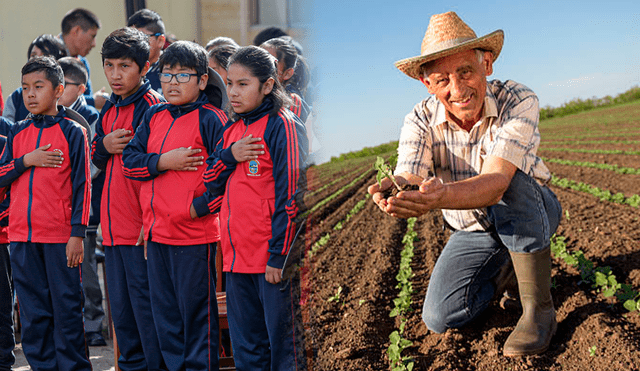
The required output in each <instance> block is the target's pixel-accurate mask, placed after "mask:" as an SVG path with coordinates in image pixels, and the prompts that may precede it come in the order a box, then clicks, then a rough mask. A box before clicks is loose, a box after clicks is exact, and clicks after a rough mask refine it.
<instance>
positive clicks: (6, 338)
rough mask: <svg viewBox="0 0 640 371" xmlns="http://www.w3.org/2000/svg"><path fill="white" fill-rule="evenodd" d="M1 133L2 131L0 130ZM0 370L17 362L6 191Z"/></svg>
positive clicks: (0, 223) (1, 228)
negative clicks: (14, 351)
mask: <svg viewBox="0 0 640 371" xmlns="http://www.w3.org/2000/svg"><path fill="white" fill-rule="evenodd" d="M0 121H1V126H3V127H4V126H5V124H6V119H5V118H4V117H0ZM0 131H1V130H0ZM6 142H7V137H6V136H5V134H0V151H2V150H3V149H4V146H5V143H6ZM0 194H1V195H2V196H0V199H3V201H2V203H0V370H2V371H8V370H11V367H12V366H13V364H14V362H15V360H16V359H15V356H14V354H13V349H14V348H15V345H16V343H15V336H14V334H13V300H14V297H13V279H12V276H11V263H10V261H9V233H8V232H9V227H8V222H9V199H8V198H7V197H6V193H5V190H4V189H2V190H0Z"/></svg>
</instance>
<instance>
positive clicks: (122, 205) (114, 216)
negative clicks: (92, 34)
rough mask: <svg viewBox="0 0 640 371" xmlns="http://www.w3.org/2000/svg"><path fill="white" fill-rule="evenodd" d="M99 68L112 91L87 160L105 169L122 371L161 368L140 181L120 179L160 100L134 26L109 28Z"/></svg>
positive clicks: (110, 273)
mask: <svg viewBox="0 0 640 371" xmlns="http://www.w3.org/2000/svg"><path fill="white" fill-rule="evenodd" d="M102 66H103V69H104V74H105V76H106V78H107V81H108V83H109V86H110V87H111V89H112V91H113V93H112V94H111V97H110V98H109V99H108V100H107V102H106V103H105V105H104V107H103V108H102V111H101V113H100V118H99V119H98V123H97V124H96V134H95V136H94V138H93V143H92V146H91V153H92V156H91V157H92V161H93V163H94V165H96V167H98V168H99V169H102V170H104V172H105V183H104V189H103V191H102V202H101V205H100V221H101V225H102V237H103V246H104V247H105V259H106V261H105V263H106V264H105V268H106V272H107V285H108V287H109V299H110V300H111V308H113V309H114V310H113V313H112V318H113V322H114V328H115V331H116V336H117V338H118V346H119V348H120V358H119V359H118V366H119V367H120V368H121V369H122V370H125V371H126V370H142V369H149V370H158V369H161V368H163V366H164V365H163V362H162V356H161V355H160V348H159V345H158V336H157V334H156V331H155V327H154V324H153V316H152V313H151V302H150V299H149V278H148V273H147V262H146V260H145V253H144V247H143V246H141V242H142V239H141V237H142V235H141V231H142V209H141V208H140V201H139V197H140V183H138V182H133V181H131V180H129V179H127V178H125V176H124V174H123V171H122V150H123V149H124V147H125V146H126V145H127V143H129V141H130V140H131V138H132V137H133V133H134V132H135V130H136V128H137V127H138V124H139V123H140V121H141V120H142V116H143V115H144V113H145V112H147V111H148V110H149V108H150V107H151V106H152V105H154V104H157V103H160V102H164V99H163V98H162V97H161V96H160V95H159V94H158V93H157V92H155V91H154V90H152V89H151V86H150V84H149V82H148V81H147V80H145V78H144V76H145V74H146V73H147V71H148V69H149V43H148V39H147V37H146V36H145V35H144V34H143V33H142V32H140V31H138V30H136V29H133V28H121V29H119V30H116V31H113V32H112V33H111V34H110V35H109V36H108V37H107V38H106V39H105V41H104V43H103V45H102Z"/></svg>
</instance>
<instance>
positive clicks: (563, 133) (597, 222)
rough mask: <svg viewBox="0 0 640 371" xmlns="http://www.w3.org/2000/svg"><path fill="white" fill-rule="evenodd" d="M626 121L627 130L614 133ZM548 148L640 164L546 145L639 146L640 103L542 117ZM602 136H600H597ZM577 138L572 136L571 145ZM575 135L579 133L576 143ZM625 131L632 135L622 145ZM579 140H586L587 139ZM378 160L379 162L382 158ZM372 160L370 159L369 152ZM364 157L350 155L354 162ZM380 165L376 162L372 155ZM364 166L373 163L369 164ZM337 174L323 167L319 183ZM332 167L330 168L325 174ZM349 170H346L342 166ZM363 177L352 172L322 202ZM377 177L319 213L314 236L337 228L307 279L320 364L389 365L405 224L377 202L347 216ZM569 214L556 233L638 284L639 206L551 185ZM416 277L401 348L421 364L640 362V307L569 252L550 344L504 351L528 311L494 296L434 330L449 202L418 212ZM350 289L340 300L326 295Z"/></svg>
mask: <svg viewBox="0 0 640 371" xmlns="http://www.w3.org/2000/svg"><path fill="white" fill-rule="evenodd" d="M617 130H619V131H620V132H621V134H620V135H617V136H612V133H615V132H616V131H617ZM541 132H542V143H543V145H542V147H541V148H542V149H541V151H540V155H541V156H544V157H546V158H564V159H572V160H574V161H583V162H584V161H587V162H595V163H609V164H617V165H619V166H621V167H633V168H636V169H637V168H640V156H638V155H611V154H597V153H584V152H563V151H557V150H547V151H545V150H544V148H559V147H562V148H572V149H585V150H593V149H617V150H624V151H638V150H639V149H640V145H638V141H640V105H639V104H633V105H628V106H623V107H618V108H612V109H606V110H599V111H593V112H587V113H583V114H580V115H577V116H573V117H568V118H564V119H560V120H555V121H553V122H549V123H546V122H545V123H543V124H542V125H541ZM595 140H599V141H600V142H598V143H593V141H595ZM568 141H570V142H571V143H570V144H567V143H568ZM576 141H577V142H576ZM622 141H624V143H622ZM581 142H584V143H582V144H581ZM373 161H374V158H372V159H371V160H370V164H372V163H373ZM360 162H362V161H360ZM359 166H364V165H357V166H356V165H351V164H348V163H345V167H348V168H349V170H350V172H353V171H354V170H357V169H358V168H359ZM369 166H370V165H369ZM548 166H549V168H550V170H551V171H552V173H554V174H555V175H556V176H558V177H562V178H568V179H572V180H575V181H582V182H585V183H588V184H591V185H594V186H597V187H599V188H601V189H609V190H611V192H612V193H615V192H622V193H623V194H625V196H627V197H629V196H631V195H633V194H638V193H640V192H639V191H640V176H638V175H629V174H618V173H615V172H613V171H610V170H597V169H590V168H584V167H578V166H569V165H556V164H551V163H549V164H548ZM361 169H362V172H364V171H366V170H365V169H371V168H370V167H366V166H365V167H362V168H361ZM331 171H335V173H336V174H338V175H335V176H333V177H332V176H329V175H327V174H325V173H326V172H330V171H328V170H327V169H325V168H323V167H320V168H318V169H317V173H318V175H317V176H316V177H312V179H311V181H310V185H311V189H313V187H314V186H315V187H319V186H320V185H322V184H327V183H328V182H329V180H335V179H338V178H340V177H341V176H342V175H340V174H339V173H338V171H337V170H331ZM320 174H322V175H320ZM341 174H344V171H343V172H342V173H341ZM355 178H356V176H346V177H344V178H343V179H342V180H341V181H339V182H337V183H335V184H333V185H332V186H331V187H330V188H331V190H324V191H323V192H319V194H318V195H317V197H318V200H321V199H322V198H323V197H327V196H326V195H329V194H331V193H332V192H335V191H336V190H338V189H340V188H341V187H343V186H345V185H346V184H348V183H349V182H351V181H353V180H354V179H355ZM374 181H375V176H374V174H373V171H370V172H369V173H368V175H367V176H365V177H364V178H363V179H362V180H361V181H358V182H356V184H354V185H352V186H350V187H348V189H347V190H346V191H344V192H343V193H341V195H340V196H338V197H336V198H335V199H333V200H332V201H331V202H328V203H326V204H325V205H324V206H323V207H322V208H319V209H318V210H317V211H315V212H314V213H313V214H312V222H311V225H312V226H313V233H311V234H310V237H309V241H308V243H309V245H312V243H313V242H314V241H317V240H318V239H319V238H320V237H322V236H325V235H326V234H329V236H330V238H329V239H328V242H327V243H326V244H325V245H324V246H322V247H320V248H318V251H317V252H316V254H315V255H314V257H313V258H312V259H308V260H307V262H306V265H305V268H304V269H305V270H304V272H305V277H306V279H303V282H305V283H306V285H305V286H304V288H305V292H306V293H307V295H308V296H307V297H306V299H305V300H306V303H307V305H306V306H305V308H306V312H305V314H306V317H307V320H308V336H307V340H308V346H309V348H310V352H312V354H313V357H312V358H311V359H312V360H313V369H314V370H376V371H377V370H386V369H388V368H389V363H388V359H387V356H386V349H387V348H388V346H389V334H390V333H391V332H392V331H393V330H394V329H397V326H398V324H397V323H396V322H395V319H393V318H390V317H389V312H390V311H391V309H392V308H393V299H394V298H395V297H396V296H397V293H398V290H397V289H396V288H395V285H396V280H395V275H396V274H397V271H398V264H399V260H400V255H399V253H400V248H401V242H400V241H401V239H402V236H403V235H404V233H405V231H406V222H405V221H404V220H397V219H394V218H392V217H389V216H386V215H384V214H383V213H382V212H380V211H379V210H378V209H377V208H376V207H375V205H374V204H373V202H372V201H371V200H367V202H366V205H365V207H364V209H363V210H362V211H360V212H359V213H357V214H356V215H355V216H353V217H352V218H351V220H350V221H348V222H346V223H343V227H342V229H341V230H334V226H335V225H336V224H337V223H338V222H339V221H341V220H343V219H344V218H345V216H346V214H347V213H348V212H349V210H351V209H352V208H353V207H354V205H355V204H356V203H357V202H358V201H360V200H362V199H364V198H365V195H366V187H367V186H368V185H369V184H372V183H373V182H374ZM552 189H553V191H554V192H555V193H556V195H557V196H558V198H559V200H560V202H561V204H562V206H563V209H564V217H563V220H562V222H561V225H560V227H559V229H558V232H557V234H558V235H560V236H564V237H565V239H566V240H565V241H566V243H567V249H568V250H569V251H575V250H578V249H579V250H582V251H583V252H584V253H585V255H586V257H587V258H588V259H589V260H591V261H593V262H594V263H595V264H596V266H610V267H611V268H612V270H613V273H614V274H615V276H616V278H617V279H618V281H619V282H623V283H627V284H631V285H632V286H633V288H634V290H635V291H639V290H640V209H638V208H635V207H631V206H627V205H620V204H614V203H611V202H605V201H600V200H599V199H597V198H596V197H593V196H591V195H588V194H584V193H580V192H577V191H572V190H566V189H561V188H558V187H552ZM416 229H417V231H418V235H419V241H417V242H415V249H416V250H415V257H414V258H413V264H412V270H413V273H414V278H413V280H412V283H413V289H414V292H415V293H414V295H413V305H412V309H413V312H412V314H410V315H409V319H408V323H407V326H406V330H405V334H404V337H405V338H407V339H408V340H410V341H411V342H412V343H413V345H412V346H410V347H409V348H408V349H406V350H405V351H404V352H403V355H407V356H410V357H411V358H412V359H413V360H414V361H415V367H414V369H415V370H505V371H506V370H640V315H639V314H638V312H637V311H636V312H632V313H630V312H628V311H627V310H625V309H624V308H623V307H622V305H621V304H620V303H618V302H616V301H615V299H607V298H604V297H603V295H602V294H600V293H598V292H596V291H595V290H594V289H592V288H591V287H590V286H589V285H585V284H580V275H579V272H578V271H577V270H576V269H575V268H573V267H570V266H568V265H567V264H566V263H565V262H564V261H563V260H561V259H557V258H555V259H554V261H553V266H552V268H553V272H552V274H553V282H554V288H553V289H552V295H553V298H554V305H555V307H556V310H557V319H558V331H557V334H556V335H555V337H554V338H553V341H552V343H551V347H550V349H549V351H548V352H546V353H545V354H544V355H541V356H531V357H522V358H505V357H503V356H502V355H501V354H502V346H503V344H504V341H505V340H506V338H507V336H508V335H509V334H510V332H511V331H512V330H513V328H514V326H515V324H516V322H517V319H518V318H519V316H520V313H516V312H508V311H504V310H502V309H500V308H499V307H498V306H497V305H493V306H492V307H490V308H489V310H487V311H486V312H485V313H484V315H482V316H481V317H480V318H479V319H478V320H477V321H475V323H474V324H473V325H471V326H468V327H466V328H463V329H459V330H450V331H447V332H446V333H445V334H435V333H432V332H430V331H428V330H427V329H426V327H425V325H424V324H423V323H422V321H421V319H420V313H421V307H422V302H423V300H424V295H425V293H426V289H427V286H428V284H429V276H430V274H431V270H432V269H433V267H434V264H435V262H436V259H437V258H438V255H439V253H440V251H441V250H442V248H443V246H444V244H445V243H446V241H447V238H448V233H447V232H443V230H442V218H441V214H440V213H439V212H432V213H429V214H427V215H424V216H422V217H420V218H419V219H418V222H417V224H416ZM339 287H341V293H340V297H339V299H338V300H333V301H328V299H329V298H331V297H332V296H336V294H337V292H338V288H339Z"/></svg>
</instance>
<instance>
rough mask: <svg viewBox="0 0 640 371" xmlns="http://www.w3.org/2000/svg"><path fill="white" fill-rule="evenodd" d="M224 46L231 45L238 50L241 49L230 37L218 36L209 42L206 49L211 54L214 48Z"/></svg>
mask: <svg viewBox="0 0 640 371" xmlns="http://www.w3.org/2000/svg"><path fill="white" fill-rule="evenodd" d="M223 45H231V46H233V47H235V48H236V49H237V48H239V47H240V45H238V43H237V42H236V41H235V40H234V39H232V38H230V37H226V36H218V37H215V38H213V39H211V40H209V42H208V43H207V45H205V47H204V48H205V49H206V50H207V51H208V52H210V51H211V50H212V49H213V48H217V47H219V46H223Z"/></svg>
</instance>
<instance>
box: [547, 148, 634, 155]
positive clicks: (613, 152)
mask: <svg viewBox="0 0 640 371" xmlns="http://www.w3.org/2000/svg"><path fill="white" fill-rule="evenodd" d="M540 150H541V151H551V152H572V153H591V154H598V155H633V156H638V155H640V151H623V150H620V149H582V148H548V147H540Z"/></svg>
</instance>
